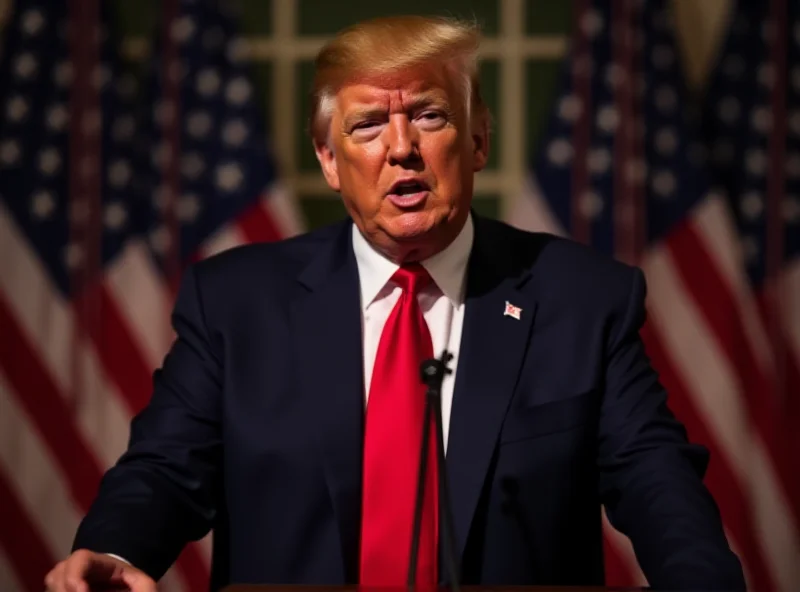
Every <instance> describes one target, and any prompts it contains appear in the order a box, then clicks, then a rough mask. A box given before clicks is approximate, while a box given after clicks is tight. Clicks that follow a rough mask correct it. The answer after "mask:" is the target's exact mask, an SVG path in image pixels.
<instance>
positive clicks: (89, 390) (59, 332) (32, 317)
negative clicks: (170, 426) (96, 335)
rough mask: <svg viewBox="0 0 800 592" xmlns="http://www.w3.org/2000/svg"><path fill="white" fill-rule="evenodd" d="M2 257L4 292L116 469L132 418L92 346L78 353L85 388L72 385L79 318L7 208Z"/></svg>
mask: <svg viewBox="0 0 800 592" xmlns="http://www.w3.org/2000/svg"><path fill="white" fill-rule="evenodd" d="M0 253H3V256H2V257H0V292H2V293H3V294H4V296H5V297H6V299H7V300H8V305H9V307H10V308H11V311H12V313H13V314H14V317H15V318H16V319H17V321H18V322H19V323H20V325H21V327H22V330H23V331H24V333H25V334H26V336H27V337H28V339H30V340H31V342H32V344H33V347H34V348H35V350H36V352H37V354H38V357H39V359H40V360H41V362H42V364H43V365H44V367H45V368H46V369H47V371H48V373H49V375H50V377H51V378H52V379H53V381H54V382H55V384H56V385H57V386H58V388H59V391H60V392H61V394H62V395H63V396H69V395H70V394H71V393H72V391H73V388H74V387H75V386H79V387H80V392H79V393H78V396H79V400H80V402H81V404H80V405H79V406H78V408H77V419H78V422H77V423H78V425H79V426H80V428H81V431H82V432H83V435H84V436H85V437H86V438H87V439H88V441H89V443H90V444H91V445H92V448H93V451H94V453H95V455H96V456H97V457H99V459H100V460H101V461H102V463H103V467H107V466H109V465H111V464H112V463H113V462H115V461H116V460H117V458H118V457H119V455H120V454H121V453H122V451H123V450H124V449H125V448H126V446H127V440H128V432H129V430H130V413H129V412H128V411H127V408H126V407H125V406H124V403H123V402H122V397H121V395H120V394H119V393H118V392H117V391H116V389H115V388H114V387H112V386H111V384H110V382H109V381H108V380H107V378H106V376H105V374H104V372H103V371H102V367H101V365H100V362H99V360H98V358H97V355H96V352H95V349H94V347H93V346H91V345H89V344H88V343H86V345H85V346H84V348H83V350H82V351H81V352H79V353H80V356H79V374H80V382H79V384H73V376H72V371H73V367H72V363H73V358H72V356H73V353H74V351H73V350H74V344H73V342H72V336H73V335H74V330H75V318H74V315H73V313H72V310H71V309H70V308H69V307H68V306H67V305H66V303H65V302H64V300H63V297H62V296H61V294H60V292H58V290H57V289H56V287H55V286H54V285H53V284H52V283H51V282H50V279H49V277H48V276H47V275H46V273H45V270H44V269H43V268H42V266H41V263H40V261H39V259H38V258H37V257H36V256H35V255H34V254H33V253H32V252H31V250H30V248H29V247H28V245H27V243H26V242H25V239H24V238H23V237H22V236H20V234H19V231H18V230H17V228H16V226H15V225H14V223H13V222H11V220H10V217H9V216H8V215H7V214H6V210H5V208H4V207H3V206H2V204H0Z"/></svg>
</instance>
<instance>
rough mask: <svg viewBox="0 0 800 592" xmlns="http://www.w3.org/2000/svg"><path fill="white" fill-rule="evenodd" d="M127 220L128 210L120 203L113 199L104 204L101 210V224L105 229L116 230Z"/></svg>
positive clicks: (120, 228)
mask: <svg viewBox="0 0 800 592" xmlns="http://www.w3.org/2000/svg"><path fill="white" fill-rule="evenodd" d="M127 221H128V210H127V209H126V208H125V206H124V205H122V203H120V202H118V201H114V202H111V203H109V204H108V205H106V207H105V209H104V211H103V224H105V227H106V229H108V230H110V231H112V232H117V231H119V230H122V228H123V227H124V226H125V223H126V222H127Z"/></svg>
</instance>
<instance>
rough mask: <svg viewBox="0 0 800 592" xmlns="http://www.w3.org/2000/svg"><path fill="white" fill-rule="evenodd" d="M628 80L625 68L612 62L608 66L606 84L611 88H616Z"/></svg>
mask: <svg viewBox="0 0 800 592" xmlns="http://www.w3.org/2000/svg"><path fill="white" fill-rule="evenodd" d="M626 80H627V74H626V72H625V69H624V68H623V67H622V66H620V65H619V64H613V63H612V64H610V65H609V66H608V68H606V84H608V86H609V88H611V89H615V88H617V87H618V86H619V85H621V84H623V83H624V82H625V81H626Z"/></svg>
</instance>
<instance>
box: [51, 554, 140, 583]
mask: <svg viewBox="0 0 800 592" xmlns="http://www.w3.org/2000/svg"><path fill="white" fill-rule="evenodd" d="M44 583H45V585H46V586H47V590H46V592H94V591H95V590H103V591H106V590H128V591H130V592H156V583H155V581H153V579H152V578H150V577H149V576H148V575H147V574H145V573H144V572H143V571H141V570H138V569H136V568H135V567H132V566H130V565H128V564H127V563H125V562H123V561H120V560H119V559H116V558H114V557H110V556H108V555H105V554H103V553H92V552H91V551H87V550H86V549H79V550H78V551H75V552H74V553H73V554H72V555H70V556H69V557H67V559H65V560H64V561H62V562H60V563H58V564H56V566H55V567H54V568H53V569H51V570H50V573H48V574H47V576H46V577H45V579H44Z"/></svg>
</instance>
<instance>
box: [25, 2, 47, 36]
mask: <svg viewBox="0 0 800 592" xmlns="http://www.w3.org/2000/svg"><path fill="white" fill-rule="evenodd" d="M21 22H22V30H23V32H24V33H25V34H26V35H28V36H30V37H33V36H35V35H38V34H39V33H40V32H41V30H42V28H43V27H44V25H45V21H44V17H43V16H42V11H41V10H38V9H33V8H32V9H30V10H26V11H25V13H24V14H23V15H22V21H21Z"/></svg>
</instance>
